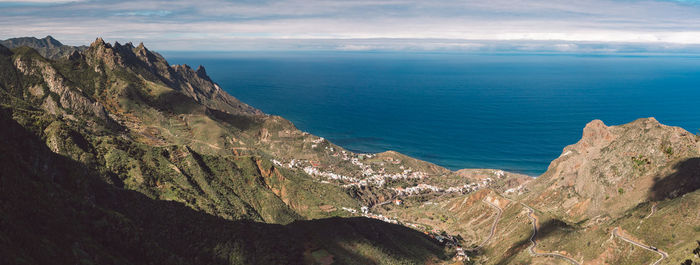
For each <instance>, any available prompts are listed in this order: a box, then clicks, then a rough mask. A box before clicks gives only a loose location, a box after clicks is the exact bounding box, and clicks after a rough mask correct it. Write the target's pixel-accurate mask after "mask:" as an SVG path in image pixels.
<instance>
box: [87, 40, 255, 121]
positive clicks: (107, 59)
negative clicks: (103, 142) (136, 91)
mask: <svg viewBox="0 0 700 265" xmlns="http://www.w3.org/2000/svg"><path fill="white" fill-rule="evenodd" d="M85 57H86V58H87V62H88V64H90V65H91V66H93V67H94V68H95V71H96V72H101V70H100V68H101V67H103V66H104V67H107V68H109V69H110V71H114V70H115V69H118V70H122V71H129V72H133V73H138V74H139V75H140V76H142V77H143V78H145V79H146V80H147V81H150V82H154V83H160V84H163V85H164V86H166V87H169V88H172V89H174V90H176V91H178V92H180V93H182V94H184V95H186V96H188V97H190V98H192V99H194V100H195V101H197V102H198V103H201V104H203V105H205V106H206V107H208V108H211V109H216V110H219V111H223V112H226V113H229V114H238V115H241V114H242V115H262V114H263V113H262V112H261V111H259V110H257V109H255V108H253V107H251V106H249V105H248V104H245V103H243V102H241V101H239V100H238V99H236V98H235V97H233V96H231V95H229V94H228V93H226V92H225V91H223V90H222V89H221V87H219V85H217V84H216V83H214V82H213V81H212V80H211V78H209V76H208V75H207V73H206V70H204V67H202V66H200V67H199V68H198V69H197V70H193V69H192V68H190V67H189V66H188V65H172V66H171V65H169V64H168V62H167V61H166V60H165V58H163V56H161V55H160V54H158V53H156V52H152V51H150V50H148V49H147V48H146V47H145V46H144V45H143V43H140V44H139V45H138V46H137V47H134V46H133V45H131V43H127V44H125V45H121V44H119V43H116V42H115V43H114V45H110V44H109V43H105V42H104V40H102V39H101V38H98V39H97V40H95V42H93V43H92V44H91V45H90V48H88V49H87V50H86V51H85Z"/></svg>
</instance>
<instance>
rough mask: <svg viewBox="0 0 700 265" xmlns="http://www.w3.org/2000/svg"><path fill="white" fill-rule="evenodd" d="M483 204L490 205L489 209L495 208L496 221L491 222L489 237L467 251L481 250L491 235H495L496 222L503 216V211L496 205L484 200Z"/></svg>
mask: <svg viewBox="0 0 700 265" xmlns="http://www.w3.org/2000/svg"><path fill="white" fill-rule="evenodd" d="M483 202H485V203H486V204H488V205H490V206H491V207H493V208H495V209H496V210H497V211H498V212H497V213H496V220H493V224H492V225H491V234H489V236H488V237H487V238H486V239H485V240H484V241H483V242H481V244H479V245H478V246H476V247H473V248H470V249H468V250H469V251H476V250H479V249H481V248H483V247H484V246H485V245H486V243H488V242H489V241H491V238H493V235H494V234H495V233H496V226H497V225H498V221H499V220H500V219H501V214H503V210H502V209H501V208H499V207H498V205H495V204H493V203H492V202H490V201H487V200H486V199H485V198H484V200H483Z"/></svg>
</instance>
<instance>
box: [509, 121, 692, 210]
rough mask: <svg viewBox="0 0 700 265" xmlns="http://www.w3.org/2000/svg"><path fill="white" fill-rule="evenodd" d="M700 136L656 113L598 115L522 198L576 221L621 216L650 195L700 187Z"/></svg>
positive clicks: (668, 194) (675, 193) (654, 198)
mask: <svg viewBox="0 0 700 265" xmlns="http://www.w3.org/2000/svg"><path fill="white" fill-rule="evenodd" d="M699 140H700V138H699V137H698V136H696V135H693V134H692V133H690V132H688V131H686V130H684V129H682V128H679V127H670V126H665V125H662V124H660V123H659V122H657V121H656V120H655V119H654V118H647V119H639V120H636V121H634V122H631V123H628V124H624V125H620V126H610V127H608V126H605V124H603V122H602V121H599V120H595V121H592V122H590V123H589V124H587V125H586V127H585V128H584V129H583V137H582V138H581V140H580V141H579V142H578V143H576V144H574V145H570V146H567V147H566V148H564V151H563V153H562V155H561V156H560V157H559V158H557V159H556V160H554V161H553V162H552V163H551V165H550V166H549V169H548V170H547V172H545V173H544V174H543V175H542V176H540V177H538V178H537V179H536V180H535V181H532V182H530V183H529V184H527V189H529V190H530V192H529V193H528V194H526V195H525V196H524V197H523V199H524V200H525V201H527V203H529V204H531V205H537V206H538V207H539V208H540V209H541V210H542V211H545V212H549V213H551V214H553V215H556V216H558V217H559V218H563V219H565V220H568V221H571V222H585V221H587V220H590V219H594V218H610V217H618V216H619V215H620V214H622V213H624V212H625V211H627V210H629V209H631V208H633V207H635V206H637V205H638V204H639V203H642V202H646V201H659V200H664V199H666V198H675V197H678V196H681V195H683V194H685V193H688V192H692V191H694V190H696V189H698V188H700V143H698V141H699Z"/></svg>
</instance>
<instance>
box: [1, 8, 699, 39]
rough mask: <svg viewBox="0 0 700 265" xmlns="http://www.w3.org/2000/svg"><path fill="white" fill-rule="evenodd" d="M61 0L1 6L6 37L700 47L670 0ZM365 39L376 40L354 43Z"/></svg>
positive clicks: (687, 14)
mask: <svg viewBox="0 0 700 265" xmlns="http://www.w3.org/2000/svg"><path fill="white" fill-rule="evenodd" d="M0 1H4V0H0ZM36 1H38V2H43V1H41V0H36ZM13 2H16V1H13ZM62 2H63V3H64V4H63V5H59V6H51V7H47V6H44V5H28V6H21V5H20V6H16V5H9V6H6V7H3V6H2V5H3V4H2V3H0V7H3V12H2V14H0V38H7V37H15V36H26V35H35V36H45V35H48V34H51V35H53V36H55V37H57V38H59V39H60V40H62V41H64V42H66V43H70V44H85V43H86V42H88V41H91V40H92V39H94V37H96V36H102V37H105V38H106V39H118V40H120V41H124V40H132V41H144V42H146V43H153V45H155V46H156V47H155V48H158V49H221V48H222V47H231V48H232V49H239V48H244V47H247V45H249V44H250V43H254V42H257V45H252V46H257V47H267V46H269V47H275V48H277V49H284V45H288V46H286V47H287V49H309V48H319V47H321V48H328V49H342V50H362V49H364V50H367V49H370V50H374V49H393V50H401V49H417V50H424V49H436V50H440V49H456V50H481V49H485V47H484V45H492V44H490V43H489V42H488V41H505V42H514V43H516V42H523V41H535V42H537V41H541V42H550V43H558V44H559V45H560V46H557V47H558V48H556V47H554V46H548V47H549V48H548V49H550V48H551V49H554V48H556V49H559V50H562V51H564V50H566V51H573V50H576V49H582V48H581V47H580V46H581V45H579V44H578V43H579V42H596V43H630V44H639V45H655V47H662V46H664V45H662V44H670V45H671V46H672V47H677V45H698V44H700V7H698V6H697V5H689V4H688V3H676V2H669V1H614V0H587V1H564V0H529V1H520V0H491V1H448V0H445V1H436V2H433V1H430V2H428V1H422V0H391V1H372V0H361V1H342V0H335V1H321V0H283V1H221V0H200V1H197V2H192V1H160V0H156V1H117V2H112V1H87V2H71V1H62ZM125 16H126V17H128V18H125ZM368 39H373V40H374V41H372V43H347V40H368ZM380 40H381V41H380ZM399 40H404V41H405V40H421V41H418V42H410V43H407V42H403V43H402V42H400V41H399ZM440 40H449V41H448V42H441V41H440ZM305 45H309V46H305Z"/></svg>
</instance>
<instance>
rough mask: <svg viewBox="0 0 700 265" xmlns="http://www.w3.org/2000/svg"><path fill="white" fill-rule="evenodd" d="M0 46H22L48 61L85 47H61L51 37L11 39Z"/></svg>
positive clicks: (1, 42)
mask: <svg viewBox="0 0 700 265" xmlns="http://www.w3.org/2000/svg"><path fill="white" fill-rule="evenodd" d="M0 45H3V46H5V47H8V48H11V49H12V48H17V47H22V46H27V47H31V48H33V49H34V50H36V51H37V52H39V54H41V55H42V56H43V57H46V58H50V59H58V58H60V57H64V56H68V55H70V54H72V53H73V52H76V51H82V50H85V49H86V48H87V47H85V46H79V47H75V46H68V45H63V43H61V42H60V41H58V40H56V39H54V38H53V37H51V36H46V37H44V38H43V39H37V38H35V37H22V38H11V39H6V40H2V41H0Z"/></svg>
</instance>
